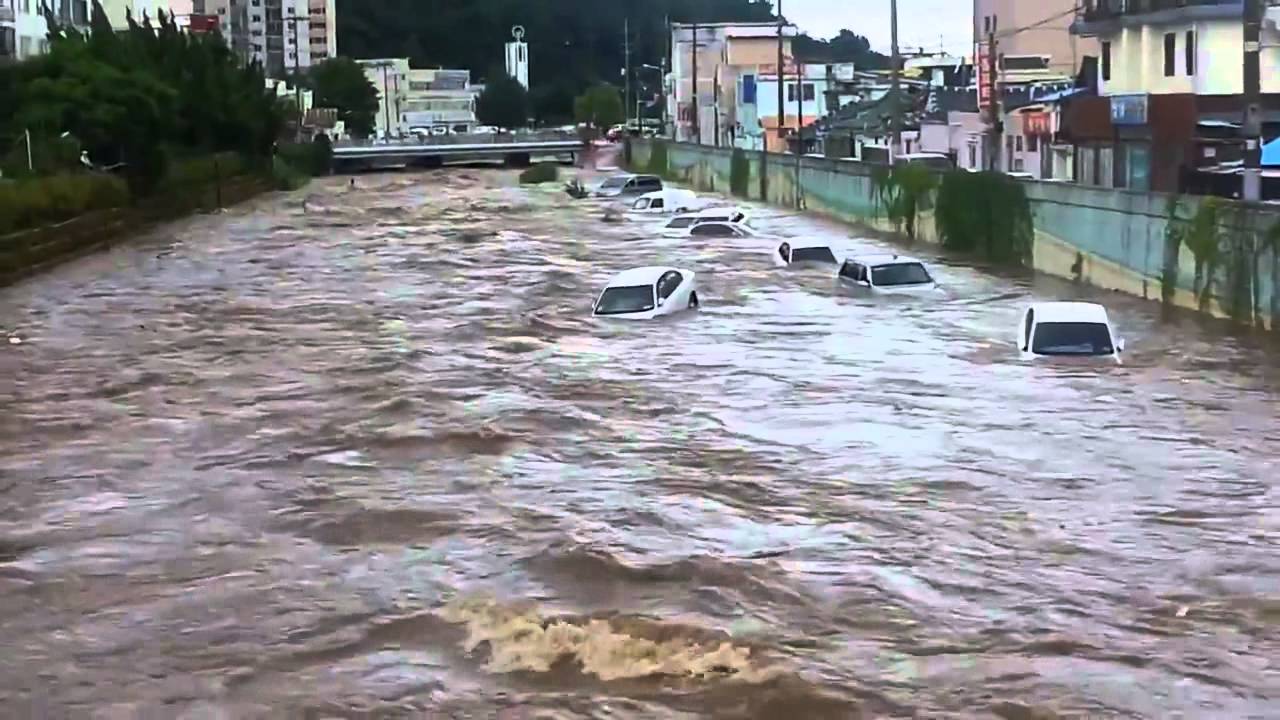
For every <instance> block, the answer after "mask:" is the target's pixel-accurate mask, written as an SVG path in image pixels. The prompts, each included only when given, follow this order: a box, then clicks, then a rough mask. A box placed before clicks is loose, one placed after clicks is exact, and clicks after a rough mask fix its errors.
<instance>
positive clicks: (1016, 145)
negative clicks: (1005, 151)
mask: <svg viewBox="0 0 1280 720" xmlns="http://www.w3.org/2000/svg"><path fill="white" fill-rule="evenodd" d="M1013 147H1014V149H1015V150H1017V151H1018V152H1022V136H1021V135H1018V136H1016V137H1014V143H1013Z"/></svg>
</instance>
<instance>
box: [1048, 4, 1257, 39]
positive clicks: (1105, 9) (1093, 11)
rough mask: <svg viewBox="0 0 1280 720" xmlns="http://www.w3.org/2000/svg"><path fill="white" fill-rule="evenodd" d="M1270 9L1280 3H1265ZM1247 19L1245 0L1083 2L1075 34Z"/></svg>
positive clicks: (1105, 33)
mask: <svg viewBox="0 0 1280 720" xmlns="http://www.w3.org/2000/svg"><path fill="white" fill-rule="evenodd" d="M1265 2H1266V4H1268V5H1275V4H1277V3H1280V0H1265ZM1243 15H1244V0H1083V2H1082V3H1081V6H1080V9H1079V11H1078V12H1077V15H1076V20H1075V22H1074V23H1072V25H1071V33H1072V34H1073V35H1080V36H1085V37H1091V36H1095V35H1112V34H1114V33H1117V32H1119V31H1120V30H1122V29H1124V28H1130V27H1141V26H1143V25H1173V24H1185V23H1192V22H1203V21H1208V20H1235V21H1236V22H1239V21H1240V19H1241V18H1242V17H1243Z"/></svg>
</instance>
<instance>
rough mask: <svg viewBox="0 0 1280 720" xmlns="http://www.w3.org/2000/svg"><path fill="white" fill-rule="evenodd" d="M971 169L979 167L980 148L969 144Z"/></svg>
mask: <svg viewBox="0 0 1280 720" xmlns="http://www.w3.org/2000/svg"><path fill="white" fill-rule="evenodd" d="M969 167H971V168H976V167H978V146H977V145H974V144H973V143H969Z"/></svg>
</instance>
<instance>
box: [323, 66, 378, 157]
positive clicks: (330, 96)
mask: <svg viewBox="0 0 1280 720" xmlns="http://www.w3.org/2000/svg"><path fill="white" fill-rule="evenodd" d="M311 83H312V85H313V87H314V88H315V104H316V107H326V108H334V109H336V110H337V111H338V119H339V120H341V121H342V122H343V123H344V124H345V125H346V126H347V130H348V131H349V132H350V133H351V134H352V135H355V136H357V137H368V136H369V135H371V134H372V133H373V129H374V127H375V125H376V118H377V116H378V89H377V88H376V87H374V86H373V83H371V82H369V78H367V77H365V74H364V68H362V67H360V64H359V63H357V62H356V61H354V60H352V59H350V58H345V57H341V58H332V59H330V60H325V61H324V62H322V63H320V64H319V65H317V66H315V68H313V69H312V70H311Z"/></svg>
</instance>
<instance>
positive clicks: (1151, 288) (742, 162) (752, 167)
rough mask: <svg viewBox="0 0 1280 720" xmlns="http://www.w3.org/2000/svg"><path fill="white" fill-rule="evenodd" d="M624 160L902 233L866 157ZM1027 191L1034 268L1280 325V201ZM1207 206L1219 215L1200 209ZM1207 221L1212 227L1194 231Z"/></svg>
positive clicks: (1058, 187)
mask: <svg viewBox="0 0 1280 720" xmlns="http://www.w3.org/2000/svg"><path fill="white" fill-rule="evenodd" d="M626 158H627V164H628V166H629V167H630V168H631V169H632V170H634V171H636V172H650V173H654V174H660V175H662V176H664V177H666V178H667V179H669V180H671V181H673V182H679V183H681V184H686V185H688V186H690V187H692V188H695V189H697V190H702V191H710V192H724V193H730V192H732V193H733V194H734V195H737V196H739V197H742V198H744V199H747V200H756V201H762V202H767V203H770V204H773V205H777V206H782V207H790V208H797V209H799V210H803V211H807V212H812V213H816V214H820V215H824V216H827V217H830V218H833V219H836V220H840V221H843V222H847V223H851V224H854V225H858V226H864V227H869V228H874V229H876V230H880V231H889V232H893V231H894V230H895V229H896V228H895V227H894V226H893V224H892V223H891V222H890V221H889V219H888V218H886V217H885V215H884V213H882V212H880V211H879V209H878V207H877V203H876V200H875V182H874V180H873V177H872V176H873V170H874V167H875V166H872V165H869V164H866V163H860V162H856V161H852V160H836V159H828V158H818V157H809V156H804V157H797V156H795V155H778V154H773V153H770V154H768V155H767V156H766V155H765V154H764V153H760V152H741V151H740V152H738V153H737V156H736V159H735V152H734V151H733V150H732V149H730V148H715V147H707V146H700V145H690V144H684V143H672V142H666V141H661V140H657V141H655V140H632V141H631V144H630V145H629V146H628V149H627V151H626ZM1024 186H1025V189H1026V194H1027V198H1028V201H1029V202H1030V205H1031V207H1030V210H1031V213H1032V217H1033V220H1034V223H1035V239H1034V243H1033V248H1032V261H1031V267H1032V268H1033V269H1034V270H1036V271H1038V272H1043V273H1046V274H1049V275H1055V276H1058V277H1063V278H1068V279H1071V280H1074V281H1076V282H1079V283H1084V284H1088V285H1091V286H1094V287H1098V288H1102V289H1106V290H1114V291H1118V292H1124V293H1128V294H1130V295H1135V296H1138V297H1142V298H1147V299H1150V300H1155V301H1159V302H1162V303H1164V304H1166V305H1170V306H1177V307H1183V308H1190V309H1195V310H1199V311H1201V312H1204V313H1207V314H1211V315H1214V316H1217V317H1229V318H1232V319H1233V320H1235V321H1237V322H1239V323H1241V324H1247V325H1252V326H1256V327H1260V328H1261V327H1266V328H1270V329H1272V330H1275V329H1276V326H1275V323H1276V322H1277V321H1280V252H1277V250H1278V249H1280V248H1278V246H1280V208H1278V207H1275V206H1271V205H1247V204H1244V203H1235V202H1230V201H1219V200H1208V199H1205V198H1199V197H1191V196H1171V195H1164V194H1160V193H1141V192H1131V191H1127V190H1115V189H1109V188H1093V187H1085V186H1081V185H1074V184H1068V183H1052V182H1038V181H1026V182H1024ZM1206 203H1208V204H1210V207H1209V208H1208V209H1209V210H1211V211H1212V212H1201V211H1202V209H1205V208H1204V206H1205V205H1206ZM926 208H927V205H926ZM1202 219H1207V220H1208V221H1209V222H1208V225H1209V230H1210V232H1208V233H1207V234H1206V233H1205V232H1201V231H1197V230H1193V226H1196V224H1197V220H1202ZM1200 224H1201V225H1205V223H1203V222H1202V223H1200ZM917 228H918V229H917V237H916V239H917V241H922V242H930V243H937V242H938V241H939V233H938V230H937V228H936V226H935V221H934V217H933V215H932V213H931V212H930V211H929V210H928V209H925V210H924V211H923V212H921V213H920V216H919V221H918V223H917ZM1202 229H1203V228H1202ZM1197 236H1199V238H1200V239H1199V240H1197ZM1206 237H1207V238H1208V240H1205V239H1204V238H1206Z"/></svg>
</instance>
